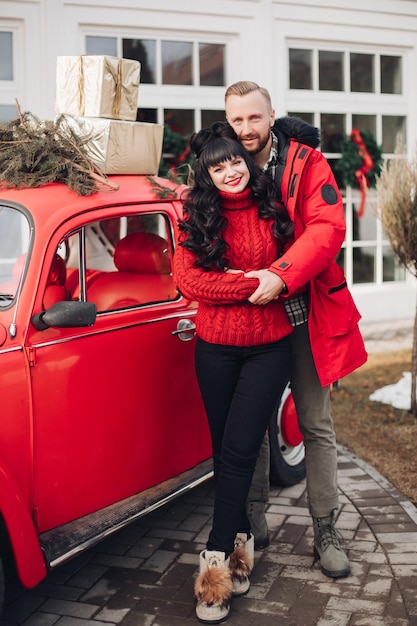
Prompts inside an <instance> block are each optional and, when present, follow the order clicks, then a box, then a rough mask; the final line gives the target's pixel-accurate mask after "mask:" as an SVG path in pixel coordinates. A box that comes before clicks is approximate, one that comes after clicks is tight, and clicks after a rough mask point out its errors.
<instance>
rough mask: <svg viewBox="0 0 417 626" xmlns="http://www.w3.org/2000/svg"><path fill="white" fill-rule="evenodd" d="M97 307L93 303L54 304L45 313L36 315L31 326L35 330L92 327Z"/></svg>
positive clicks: (71, 302)
mask: <svg viewBox="0 0 417 626" xmlns="http://www.w3.org/2000/svg"><path fill="white" fill-rule="evenodd" d="M96 315H97V307H96V305H95V304H94V302H79V301H78V300H73V301H71V300H70V301H63V302H56V303H55V304H53V305H52V306H51V307H50V308H49V309H48V310H47V311H42V312H41V313H37V314H36V315H34V316H33V317H32V324H33V325H34V327H35V328H36V330H46V329H47V328H50V327H51V326H53V327H55V328H76V327H78V326H92V325H93V324H94V322H95V321H96Z"/></svg>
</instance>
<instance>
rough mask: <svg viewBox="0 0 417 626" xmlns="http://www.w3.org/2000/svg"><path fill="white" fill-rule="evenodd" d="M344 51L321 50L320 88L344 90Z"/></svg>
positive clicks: (324, 89)
mask: <svg viewBox="0 0 417 626" xmlns="http://www.w3.org/2000/svg"><path fill="white" fill-rule="evenodd" d="M343 83H344V78H343V52H331V51H325V50H320V51H319V89H320V90H323V91H343V89H344V85H343Z"/></svg>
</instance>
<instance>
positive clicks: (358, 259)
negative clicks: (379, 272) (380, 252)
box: [353, 246, 376, 284]
mask: <svg viewBox="0 0 417 626" xmlns="http://www.w3.org/2000/svg"><path fill="white" fill-rule="evenodd" d="M375 256H376V248H375V247H374V246H368V247H366V248H365V247H363V248H354V249H353V282H354V283H355V284H357V283H374V282H375Z"/></svg>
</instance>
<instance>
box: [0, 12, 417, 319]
mask: <svg viewBox="0 0 417 626" xmlns="http://www.w3.org/2000/svg"><path fill="white" fill-rule="evenodd" d="M81 54H108V55H113V56H123V57H126V58H134V59H137V60H140V61H141V63H142V73H141V85H140V88H139V101H138V119H143V120H147V121H153V122H159V123H163V124H166V125H168V126H169V127H170V128H171V129H173V130H175V131H176V132H178V133H180V134H182V135H189V134H190V133H191V132H193V131H194V130H199V129H200V128H201V127H205V126H208V125H209V124H211V123H212V122H213V121H215V120H217V119H224V109H223V104H224V92H225V88H226V87H227V86H228V85H229V84H231V83H233V82H235V81H238V80H253V81H255V82H257V83H259V84H260V85H262V86H264V87H267V88H268V90H269V91H270V93H271V97H272V101H273V104H274V107H275V110H276V115H277V116H282V115H297V116H298V117H301V118H303V119H305V120H306V121H308V122H310V123H312V124H314V125H315V126H318V127H319V128H320V129H321V133H322V143H321V150H322V151H323V152H324V154H325V155H326V157H327V158H328V159H329V162H330V164H331V165H332V167H334V166H335V165H336V163H337V162H338V160H340V158H341V154H342V153H341V146H342V140H343V138H345V137H346V136H349V135H350V132H351V131H352V129H353V128H358V129H359V130H360V131H362V132H367V133H372V136H373V137H374V138H375V140H376V142H377V144H378V146H380V147H381V150H382V153H383V156H384V158H390V157H391V156H392V155H393V153H394V149H395V144H396V140H397V137H398V136H400V137H401V138H402V140H403V142H404V143H405V145H406V146H407V149H408V152H409V154H410V155H412V154H414V150H415V145H416V142H417V1H416V0H349V2H347V1H346V0H338V2H335V1H334V0H287V1H282V0H212V1H211V2H207V0H178V1H177V2H174V1H173V0H153V2H149V1H148V0H119V2H118V3H115V2H114V1H110V0H89V1H88V2H81V1H79V0H71V1H69V0H68V1H67V0H13V1H4V0H0V121H6V120H10V119H14V118H15V117H16V106H15V101H16V100H17V101H18V102H19V104H20V107H21V109H22V110H25V111H26V110H27V111H31V112H32V113H34V114H35V115H36V116H37V117H40V118H51V117H53V115H54V101H55V66H56V57H57V56H60V55H81ZM335 173H336V176H337V178H338V182H339V183H340V186H341V190H342V194H343V196H344V199H345V209H346V223H347V235H346V240H345V243H344V246H343V249H342V251H341V253H340V255H339V257H338V262H339V263H340V264H341V265H342V266H343V268H344V270H345V273H346V276H347V279H348V282H349V285H350V288H351V290H352V293H353V295H354V297H355V300H356V302H357V304H358V307H359V309H360V311H361V313H362V315H363V319H364V321H369V322H370V321H380V320H401V319H408V318H411V317H413V316H414V312H415V303H416V280H415V279H414V278H413V277H412V276H411V275H409V274H408V273H406V272H405V270H404V269H403V268H401V267H399V266H398V264H397V263H396V261H395V259H394V258H393V255H392V252H391V250H390V246H389V243H388V241H387V239H386V237H385V236H384V233H383V231H382V228H381V225H380V223H379V221H378V220H377V219H376V217H375V207H376V201H375V192H374V191H373V190H371V191H370V193H369V194H368V199H367V204H366V208H365V212H364V214H363V216H362V217H359V216H358V213H359V206H360V200H361V198H360V192H359V190H358V189H356V188H351V187H349V186H346V185H344V184H343V181H342V180H341V174H340V172H339V174H337V170H335Z"/></svg>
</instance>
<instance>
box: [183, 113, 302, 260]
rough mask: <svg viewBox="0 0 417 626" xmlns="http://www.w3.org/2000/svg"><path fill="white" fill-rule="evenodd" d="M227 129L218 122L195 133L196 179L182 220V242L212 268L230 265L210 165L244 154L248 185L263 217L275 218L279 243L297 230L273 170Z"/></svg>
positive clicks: (283, 241)
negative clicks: (255, 158)
mask: <svg viewBox="0 0 417 626" xmlns="http://www.w3.org/2000/svg"><path fill="white" fill-rule="evenodd" d="M225 133H227V129H226V126H225V125H224V124H222V123H216V124H213V125H212V126H211V128H209V129H203V130H200V131H199V132H198V133H194V134H193V135H192V137H191V139H190V147H191V149H192V150H193V152H194V153H195V155H196V157H197V159H196V165H195V169H194V183H193V186H192V188H191V189H190V190H189V191H188V192H187V196H186V200H185V203H184V219H183V220H180V222H179V229H180V231H181V232H182V233H183V235H182V236H181V237H180V245H182V246H184V247H185V248H186V249H187V250H190V251H191V252H192V253H193V254H194V255H195V257H196V266H197V267H201V268H203V269H206V270H209V269H211V268H213V267H218V268H220V269H224V268H227V267H228V266H229V263H228V260H227V243H226V241H225V240H224V239H223V233H224V230H225V227H226V224H227V220H226V218H225V217H224V216H223V215H222V213H221V210H222V199H221V196H220V194H219V190H218V189H217V187H215V185H214V183H213V181H212V180H211V178H210V175H209V173H208V168H209V167H212V166H215V165H218V164H219V163H222V162H223V161H231V160H233V159H235V158H237V157H240V158H242V159H243V160H244V161H245V163H246V165H247V167H248V170H249V174H250V178H249V183H248V187H249V188H250V190H251V192H252V196H253V198H254V200H255V202H257V203H258V215H259V217H260V219H270V218H272V219H273V226H272V230H273V233H274V236H275V237H276V239H277V242H278V245H279V247H281V246H282V244H283V243H285V242H286V241H288V239H289V238H290V237H291V235H292V234H293V230H294V225H293V223H292V222H291V220H290V218H289V215H288V213H287V211H286V210H285V208H284V206H283V205H281V204H279V203H277V201H276V197H277V193H276V190H275V187H274V183H273V180H272V178H271V177H270V176H269V174H266V173H265V172H263V171H262V170H261V169H260V168H259V167H258V166H257V165H256V163H255V162H254V161H253V159H252V157H251V156H250V155H249V154H248V153H247V152H246V150H245V149H244V148H243V147H242V146H241V144H240V143H239V142H238V141H236V139H233V138H232V137H230V136H229V135H225ZM280 244H281V245H280Z"/></svg>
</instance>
